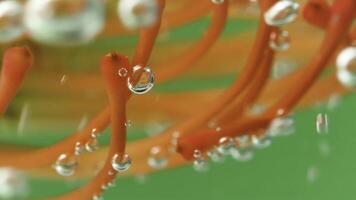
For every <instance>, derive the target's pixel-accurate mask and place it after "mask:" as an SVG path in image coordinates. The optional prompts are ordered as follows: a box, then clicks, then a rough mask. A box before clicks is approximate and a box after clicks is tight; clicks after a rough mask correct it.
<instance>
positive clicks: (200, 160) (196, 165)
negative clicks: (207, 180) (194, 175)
mask: <svg viewBox="0 0 356 200" xmlns="http://www.w3.org/2000/svg"><path fill="white" fill-rule="evenodd" d="M193 157H194V161H193V169H194V170H196V171H198V172H205V171H207V170H208V161H207V160H206V159H205V158H204V156H203V153H202V152H201V151H200V150H197V149H196V150H194V154H193Z"/></svg>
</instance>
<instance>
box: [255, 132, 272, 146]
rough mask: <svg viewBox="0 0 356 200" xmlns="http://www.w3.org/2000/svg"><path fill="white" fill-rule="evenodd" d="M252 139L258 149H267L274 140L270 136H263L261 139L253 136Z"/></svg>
mask: <svg viewBox="0 0 356 200" xmlns="http://www.w3.org/2000/svg"><path fill="white" fill-rule="evenodd" d="M251 139H252V144H253V146H254V147H256V148H258V149H264V148H267V147H269V146H271V144H272V138H271V136H270V135H263V136H260V137H257V136H255V135H253V136H252V137H251Z"/></svg>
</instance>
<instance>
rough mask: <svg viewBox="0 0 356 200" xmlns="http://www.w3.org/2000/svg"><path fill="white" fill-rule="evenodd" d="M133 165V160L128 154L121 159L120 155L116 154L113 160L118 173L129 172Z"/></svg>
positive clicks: (112, 163) (112, 162)
mask: <svg viewBox="0 0 356 200" xmlns="http://www.w3.org/2000/svg"><path fill="white" fill-rule="evenodd" d="M131 164H132V162H131V158H130V156H129V155H128V154H124V155H123V157H120V156H119V154H115V155H114V156H113V157H112V160H111V165H112V168H113V169H115V170H116V171H118V172H125V171H127V170H128V169H129V168H130V167H131Z"/></svg>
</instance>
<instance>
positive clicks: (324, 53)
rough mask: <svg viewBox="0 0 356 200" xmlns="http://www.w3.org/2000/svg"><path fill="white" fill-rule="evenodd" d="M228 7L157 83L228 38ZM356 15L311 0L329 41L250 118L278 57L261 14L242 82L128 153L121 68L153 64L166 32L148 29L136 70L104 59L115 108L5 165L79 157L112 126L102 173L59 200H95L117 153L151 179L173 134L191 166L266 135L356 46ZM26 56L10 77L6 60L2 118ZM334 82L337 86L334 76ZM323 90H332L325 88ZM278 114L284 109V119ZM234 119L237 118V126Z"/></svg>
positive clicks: (312, 16) (314, 19)
mask: <svg viewBox="0 0 356 200" xmlns="http://www.w3.org/2000/svg"><path fill="white" fill-rule="evenodd" d="M276 1H277V0H265V1H261V2H260V4H261V10H262V13H264V11H266V10H267V9H268V8H269V7H270V6H271V5H273V4H274V3H275V2H276ZM159 2H160V8H161V12H162V10H163V7H164V5H165V1H164V0H160V1H159ZM199 5H200V4H198V3H196V4H194V6H199ZM201 5H202V7H201V8H200V9H201V12H197V14H196V17H198V16H201V15H202V13H205V12H207V11H208V10H209V9H210V8H212V5H211V4H208V3H202V2H201ZM227 8H228V5H227V1H225V3H224V4H222V5H214V16H213V18H212V24H211V26H210V27H209V29H208V32H207V34H206V35H205V36H204V38H203V39H202V40H201V41H200V42H198V43H197V45H196V46H194V47H193V48H192V49H190V50H189V51H188V52H187V53H186V54H185V55H184V56H183V59H182V60H181V62H178V63H177V64H176V65H173V66H172V68H169V69H167V70H165V71H162V72H161V74H160V73H158V74H159V76H158V78H160V79H159V81H165V80H168V79H171V78H173V77H174V76H176V75H178V74H180V73H181V72H183V71H184V70H186V69H188V67H189V66H190V65H192V64H194V63H195V62H197V61H198V60H199V59H200V58H202V56H203V55H204V54H205V53H206V52H207V51H208V50H209V48H210V47H211V46H212V45H213V43H214V42H215V40H216V39H217V38H218V36H219V34H220V33H221V31H222V29H223V27H224V23H225V20H226V15H227ZM355 11H356V2H355V1H353V0H345V1H335V3H334V4H333V5H332V6H331V7H330V6H328V5H327V4H326V2H325V1H324V0H311V1H309V3H308V4H307V6H306V7H305V8H304V12H303V13H304V17H305V18H306V20H307V21H308V22H309V23H311V24H313V25H315V26H318V27H320V28H323V29H326V31H327V32H326V36H325V38H324V40H323V43H322V45H321V47H320V49H319V51H318V53H317V55H316V56H314V58H313V59H312V60H311V62H310V63H309V64H308V65H306V66H305V67H304V68H303V69H302V70H300V71H299V73H298V74H297V75H296V76H294V75H293V77H294V79H293V80H299V81H300V82H299V83H298V84H295V85H292V86H291V87H290V88H289V89H288V91H287V93H286V94H285V95H284V96H283V97H282V98H281V99H280V100H279V101H277V103H276V104H274V105H273V106H272V107H270V108H269V109H268V110H267V111H266V112H264V113H263V114H262V115H260V116H257V117H251V116H248V115H247V114H248V113H247V112H246V111H247V108H249V106H251V105H252V104H253V103H254V102H256V100H257V98H258V97H259V96H261V95H262V96H263V89H264V86H265V85H266V83H267V79H268V75H269V71H270V69H271V65H272V62H273V57H274V55H273V54H274V52H273V51H272V50H270V49H269V47H268V42H269V38H270V34H271V33H272V31H274V30H275V28H272V27H270V26H267V25H266V24H265V23H264V20H263V17H262V16H263V15H261V18H260V19H261V23H260V25H259V28H258V32H257V37H256V38H257V39H256V41H255V43H254V45H253V49H252V51H251V52H250V56H249V58H248V60H247V63H246V65H245V68H244V70H243V71H242V73H241V74H240V76H239V79H237V80H236V81H235V82H234V84H233V85H232V86H231V87H230V88H229V89H228V90H227V91H226V92H225V93H224V94H223V95H222V96H220V97H219V98H218V100H217V101H216V102H215V103H214V104H213V105H211V107H210V108H209V109H207V110H206V111H204V112H202V113H200V114H198V115H196V116H192V117H191V118H189V119H188V120H187V121H185V122H183V123H181V124H178V125H177V126H175V127H172V128H170V129H169V130H167V131H165V132H164V133H163V134H161V135H159V136H156V137H152V138H148V139H145V140H141V141H136V142H133V143H130V144H128V145H127V150H126V129H125V125H124V124H125V121H126V118H125V111H126V110H125V106H126V103H127V101H128V99H129V97H130V96H131V93H130V92H129V91H128V90H127V88H126V81H127V80H126V78H124V77H120V76H118V75H117V71H118V70H119V69H120V68H125V69H126V70H128V71H129V72H130V73H131V71H132V67H133V66H134V65H142V66H145V65H146V64H147V63H148V61H149V58H150V55H151V52H152V49H153V46H154V43H155V39H156V37H157V34H158V31H159V28H160V20H159V22H157V24H155V26H153V27H150V28H147V29H144V30H142V32H141V35H140V39H139V43H138V45H137V49H136V52H135V55H134V57H133V60H132V62H131V64H129V62H128V59H127V58H126V57H124V56H122V55H119V54H117V53H112V54H108V55H107V56H105V57H104V58H103V60H102V64H101V69H102V74H103V76H104V80H105V82H106V90H107V94H108V99H109V106H108V107H106V108H104V109H103V110H102V111H101V112H100V113H99V114H98V115H97V116H96V117H95V118H94V119H93V120H92V121H91V122H90V123H89V124H88V125H87V126H86V127H85V128H84V129H83V131H79V132H78V133H75V134H73V135H72V136H70V137H69V138H67V139H65V140H63V141H61V142H59V143H57V144H55V145H53V146H50V147H48V148H44V149H39V150H31V151H29V152H26V153H18V152H5V153H4V152H2V153H1V157H2V159H0V165H7V166H13V167H17V168H23V169H31V168H38V167H42V166H48V165H49V164H50V163H53V162H54V161H55V159H56V158H57V156H58V155H59V154H60V153H63V152H73V149H74V146H75V143H76V142H81V143H85V142H86V141H88V140H89V139H90V137H91V132H92V130H93V129H96V130H97V131H99V132H100V131H102V130H104V129H105V128H106V127H107V126H108V125H109V123H110V122H111V126H112V132H111V143H110V147H109V148H110V149H109V152H108V155H107V159H106V162H105V164H104V166H103V168H102V169H101V170H100V172H99V173H98V174H97V175H96V176H95V177H94V178H93V180H92V181H91V182H90V183H89V184H87V185H86V186H84V187H82V188H80V189H78V190H75V191H73V192H71V193H68V194H65V195H63V196H60V197H58V199H90V198H92V196H93V195H100V194H101V193H102V189H101V185H103V184H107V183H108V182H111V181H112V180H113V179H114V178H115V175H116V173H115V172H114V173H113V174H114V175H109V172H113V171H112V170H113V169H112V167H111V158H112V157H113V155H114V154H119V155H123V154H124V153H125V152H129V154H130V155H132V157H133V158H134V160H135V161H137V162H136V163H137V167H136V169H135V171H136V172H143V173H145V172H147V171H150V170H152V169H149V168H148V166H147V164H146V160H145V159H146V158H147V156H148V154H149V149H150V148H151V147H152V146H157V145H159V146H163V147H168V146H170V145H171V144H170V140H171V136H172V134H173V133H174V132H175V131H178V132H179V133H180V138H179V139H178V147H177V151H178V153H180V154H181V155H182V156H183V157H184V158H185V159H187V160H188V161H189V160H191V159H193V151H194V150H196V149H199V150H201V151H207V150H209V149H210V148H212V147H213V146H214V145H217V143H218V140H219V139H220V138H221V137H224V136H230V137H233V136H238V135H243V134H255V133H256V131H257V132H260V130H261V129H266V128H267V127H268V125H269V123H270V122H271V120H273V119H274V118H275V117H280V116H284V115H287V114H288V113H289V111H290V110H291V109H292V108H293V107H295V106H296V104H297V103H298V102H299V101H300V100H301V98H302V97H303V96H304V95H305V94H306V93H307V91H308V90H309V89H310V87H311V86H312V85H313V83H314V82H315V81H316V79H317V77H318V76H319V75H320V73H321V71H322V70H323V69H324V68H325V66H326V65H327V62H328V60H329V59H330V58H331V57H332V55H333V54H334V53H335V51H336V49H337V47H338V46H339V45H341V43H342V42H343V41H344V39H345V38H347V37H348V39H350V40H351V42H352V38H355V37H354V36H355V29H354V30H353V31H352V32H351V34H349V35H347V34H348V30H349V28H350V26H351V24H352V20H353V18H354V16H355V13H356V12H355ZM160 14H162V13H160ZM191 14H194V13H191ZM320 16H322V17H320ZM194 17H195V15H194V16H193V15H192V16H189V19H191V18H194ZM171 20H173V22H170V24H171V25H172V24H173V25H174V24H175V23H176V24H179V23H182V21H177V22H175V21H174V18H171ZM183 21H185V20H183ZM349 42H350V41H349ZM27 53H28V54H23V55H28V56H27V57H26V56H25V57H26V58H27V63H25V64H26V65H25V64H24V65H23V66H25V67H20V69H21V70H20V71H19V72H17V71H16V72H14V73H13V72H11V70H13V69H12V68H10V67H7V68H6V67H5V64H6V63H5V62H6V61H9V63H10V64H14V63H15V64H16V65H13V66H22V64H18V63H17V62H16V59H4V65H3V70H2V72H1V80H0V108H2V109H1V110H2V112H4V110H5V109H6V107H7V105H8V103H9V102H10V100H11V98H12V97H13V96H14V95H15V92H16V90H17V88H18V87H19V86H20V84H21V82H22V79H23V77H24V74H25V72H26V71H27V68H28V67H29V66H30V65H31V63H32V57H31V56H30V54H29V52H28V51H27ZM6 55H7V54H6ZM6 55H5V57H6ZM18 55H21V54H18ZM18 55H17V56H18ZM26 58H22V57H21V59H19V60H21V62H23V61H26ZM6 66H7V65H6ZM9 66H10V65H9ZM26 66H27V67H26ZM7 69H9V70H7ZM15 69H17V68H15ZM4 74H5V75H4ZM9 74H10V75H9ZM11 74H16V75H11ZM6 77H7V78H6ZM331 78H332V80H334V81H335V77H331ZM12 79H13V80H15V81H13V80H12ZM328 81H329V79H325V82H326V83H329V82H328ZM284 82H288V80H284ZM284 82H283V83H284ZM289 83H291V81H289ZM325 85H326V84H325ZM275 88H277V89H281V90H282V89H283V90H285V88H286V87H285V86H283V87H282V86H281V87H275ZM320 88H322V87H320ZM323 88H324V90H325V87H323ZM318 89H319V88H318ZM6 90H11V92H10V93H8V92H6ZM2 93H4V94H2ZM278 111H282V113H280V112H278ZM231 119H233V120H232V121H231ZM211 120H215V121H216V122H217V123H218V125H219V126H221V131H219V132H216V130H213V129H207V128H205V127H206V125H207V123H208V122H209V121H211ZM138 146H139V147H140V148H139V149H138V148H137V147H138ZM164 150H166V148H164ZM167 151H168V150H167ZM3 154H7V155H3ZM15 155H16V157H15ZM44 158H45V159H44ZM186 162H187V161H185V160H183V159H182V157H180V156H179V155H178V154H173V155H171V157H170V163H169V167H174V166H177V165H180V164H183V163H186Z"/></svg>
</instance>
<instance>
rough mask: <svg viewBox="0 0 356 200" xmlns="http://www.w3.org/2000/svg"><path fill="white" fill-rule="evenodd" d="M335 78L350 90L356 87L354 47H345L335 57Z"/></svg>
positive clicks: (355, 52)
mask: <svg viewBox="0 0 356 200" xmlns="http://www.w3.org/2000/svg"><path fill="white" fill-rule="evenodd" d="M336 65H337V78H338V80H339V82H340V83H341V84H342V85H344V86H346V87H350V88H354V87H355V86H356V46H351V47H347V48H345V49H344V50H342V51H341V52H340V53H339V55H338V56H337V60H336Z"/></svg>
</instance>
